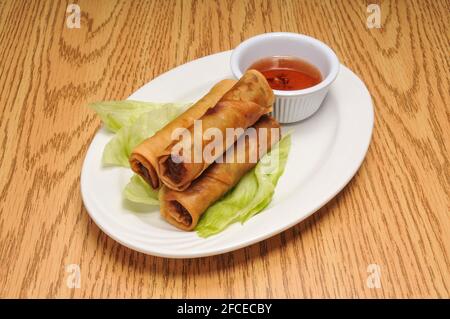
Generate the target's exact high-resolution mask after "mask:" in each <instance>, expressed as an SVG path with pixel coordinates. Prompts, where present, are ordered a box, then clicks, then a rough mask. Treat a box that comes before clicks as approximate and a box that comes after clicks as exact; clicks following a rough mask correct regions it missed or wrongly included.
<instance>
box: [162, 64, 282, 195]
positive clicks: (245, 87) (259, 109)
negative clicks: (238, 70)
mask: <svg viewBox="0 0 450 319" xmlns="http://www.w3.org/2000/svg"><path fill="white" fill-rule="evenodd" d="M273 101H274V95H273V92H272V89H271V88H270V86H269V84H268V83H267V80H266V79H265V78H264V76H263V75H262V74H261V73H259V72H258V71H256V70H250V71H247V72H246V73H245V74H244V75H243V76H242V78H241V79H240V80H239V81H238V82H237V83H236V84H235V85H234V86H233V88H231V90H229V91H228V92H227V93H225V95H224V96H223V97H222V98H221V99H220V101H219V102H218V103H217V105H216V106H214V107H213V108H210V109H208V110H207V111H206V113H205V114H204V115H203V116H202V117H201V118H200V119H199V120H201V132H200V134H201V136H200V135H199V136H200V137H199V139H197V141H198V142H197V143H194V140H195V139H196V137H195V136H194V132H195V129H194V125H192V126H191V127H189V128H188V131H189V132H188V133H189V136H190V139H189V143H190V146H188V147H187V148H188V149H189V148H190V152H186V154H178V153H176V152H175V153H174V152H173V148H174V147H175V146H176V145H177V143H178V142H179V141H174V142H173V143H172V144H171V145H169V146H168V147H167V148H166V150H165V151H164V152H162V156H161V157H160V158H159V173H160V176H159V177H160V179H161V181H162V182H163V183H164V185H166V186H167V187H169V188H171V189H173V190H178V191H182V190H185V189H186V188H188V187H189V185H190V184H191V182H192V181H193V180H194V179H196V178H197V177H198V176H200V175H201V173H202V172H203V171H204V170H205V169H207V168H208V166H210V165H211V164H212V163H213V162H214V161H215V159H216V158H218V157H220V156H221V155H222V154H223V153H224V152H225V151H226V150H227V149H228V148H229V147H230V146H231V145H233V143H234V142H236V140H237V139H238V138H239V137H240V135H242V134H243V132H244V130H245V129H246V128H248V127H250V126H252V125H253V124H255V123H256V122H257V121H258V119H259V118H260V117H261V116H262V115H263V114H266V113H269V112H270V111H271V110H272V104H273ZM212 128H214V129H216V130H219V131H220V132H221V133H222V137H223V138H222V140H217V139H215V138H211V140H212V141H211V140H210V139H209V138H207V137H206V136H205V134H204V132H206V131H207V130H208V129H212ZM229 128H231V129H235V128H241V130H240V131H236V133H237V134H232V135H231V136H230V134H226V130H227V129H229ZM199 129H200V127H199V126H197V131H198V130H199ZM197 134H198V132H197ZM213 145H221V146H222V149H221V150H219V149H217V152H216V154H212V155H213V156H209V158H204V157H203V154H202V150H205V148H206V147H209V149H214V147H213ZM179 149H180V147H178V148H177V151H178V150H179ZM196 152H197V156H195V154H196ZM174 159H175V160H174Z"/></svg>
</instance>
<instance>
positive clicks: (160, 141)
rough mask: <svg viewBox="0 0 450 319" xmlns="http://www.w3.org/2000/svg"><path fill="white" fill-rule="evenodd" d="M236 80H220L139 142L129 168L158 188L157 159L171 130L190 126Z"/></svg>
mask: <svg viewBox="0 0 450 319" xmlns="http://www.w3.org/2000/svg"><path fill="white" fill-rule="evenodd" d="M236 82H237V81H236V80H222V81H220V82H219V83H217V84H216V85H214V86H213V87H212V88H211V90H210V91H209V92H208V93H207V94H206V95H205V96H204V97H202V98H201V99H200V100H199V101H198V102H197V103H195V104H194V105H192V106H191V107H190V108H189V109H187V110H186V111H185V112H183V113H182V114H180V115H179V116H178V117H177V118H176V119H175V120H173V121H172V122H170V123H168V124H167V125H166V126H165V127H163V128H162V129H161V130H159V131H158V132H156V133H155V135H153V136H151V137H149V138H148V139H146V140H145V141H144V142H142V143H141V144H139V145H138V146H137V147H136V148H135V149H134V150H133V152H132V154H131V156H130V165H131V169H132V170H133V171H134V172H135V173H137V174H139V175H140V176H142V177H143V178H144V180H145V181H146V182H147V183H148V184H150V185H151V186H152V187H153V188H158V187H159V185H160V179H159V166H158V159H159V157H160V155H161V152H162V151H163V150H165V149H166V147H167V146H168V145H170V144H171V143H172V142H173V141H172V132H173V130H175V129H176V128H188V127H190V126H191V125H192V124H193V123H194V120H197V119H199V118H200V117H201V116H202V115H203V114H205V112H206V111H207V110H208V109H210V108H212V107H214V106H215V105H216V104H217V102H218V101H219V100H220V99H221V98H222V96H223V95H224V94H225V93H226V92H227V91H229V90H230V89H231V88H232V87H233V85H234V84H236Z"/></svg>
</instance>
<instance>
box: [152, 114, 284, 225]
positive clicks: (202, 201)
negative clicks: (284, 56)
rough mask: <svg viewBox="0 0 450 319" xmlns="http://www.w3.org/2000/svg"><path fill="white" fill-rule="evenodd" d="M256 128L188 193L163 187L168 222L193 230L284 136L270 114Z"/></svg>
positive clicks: (245, 135) (161, 196)
mask: <svg viewBox="0 0 450 319" xmlns="http://www.w3.org/2000/svg"><path fill="white" fill-rule="evenodd" d="M253 127H254V128H255V129H256V134H253V135H250V134H247V132H246V134H244V135H243V136H241V138H240V139H239V140H238V141H237V142H236V143H235V144H234V146H233V147H230V149H228V150H227V152H226V153H225V154H224V156H223V161H222V162H217V161H216V162H215V163H214V164H212V165H211V166H209V167H208V169H207V170H205V172H203V174H202V175H201V176H200V177H199V178H198V179H196V180H195V181H194V182H193V183H192V184H191V185H190V186H189V187H188V188H187V189H186V190H184V191H176V190H173V189H170V188H168V187H167V186H165V185H163V186H162V188H161V190H160V191H159V200H160V203H161V207H160V211H161V215H162V217H163V218H164V219H166V220H167V221H168V222H169V223H171V224H172V225H174V226H176V227H177V228H179V229H182V230H186V231H191V230H193V229H194V228H195V226H196V225H197V223H198V221H199V219H200V217H201V215H202V214H203V213H204V212H205V211H206V210H207V209H208V207H209V206H211V205H212V204H214V202H216V201H217V200H218V199H220V198H221V197H222V196H224V195H225V193H227V192H228V191H229V190H230V189H231V188H233V187H234V186H235V185H236V184H237V183H238V182H239V180H240V179H241V178H242V177H243V176H244V174H245V173H247V172H248V171H250V170H251V169H252V168H253V167H254V166H255V165H256V164H257V161H258V160H259V159H260V158H261V157H262V156H264V154H265V153H267V152H268V151H269V150H270V148H271V147H272V146H273V145H274V144H276V143H277V142H278V141H279V139H280V137H281V132H280V124H279V123H278V122H277V121H276V120H275V119H274V118H272V117H271V116H269V115H264V116H262V117H261V119H260V120H259V121H258V122H257V123H256V124H255V125H254V126H253ZM261 128H265V129H266V130H260V129H261ZM247 131H248V130H247ZM254 133H255V131H254ZM241 143H242V144H241ZM240 158H241V159H244V160H239V159H240ZM221 159H222V157H221Z"/></svg>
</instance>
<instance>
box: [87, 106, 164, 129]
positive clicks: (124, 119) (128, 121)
mask: <svg viewBox="0 0 450 319" xmlns="http://www.w3.org/2000/svg"><path fill="white" fill-rule="evenodd" d="M89 107H90V108H92V109H93V110H94V111H95V112H96V113H97V114H98V115H99V116H100V118H101V119H102V121H103V124H104V125H105V126H106V127H107V128H108V129H109V130H111V131H113V132H117V131H119V130H120V129H121V128H122V127H124V126H130V125H132V124H133V123H134V122H136V120H137V119H138V118H139V117H140V116H141V115H142V114H144V113H145V112H148V111H152V110H155V109H160V108H164V107H172V103H153V102H141V101H132V100H125V101H104V102H95V103H91V104H89Z"/></svg>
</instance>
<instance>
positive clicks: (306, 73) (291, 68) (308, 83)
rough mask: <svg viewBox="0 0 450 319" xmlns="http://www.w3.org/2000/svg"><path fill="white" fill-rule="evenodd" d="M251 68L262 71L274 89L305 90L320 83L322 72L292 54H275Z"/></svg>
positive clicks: (257, 62)
mask: <svg viewBox="0 0 450 319" xmlns="http://www.w3.org/2000/svg"><path fill="white" fill-rule="evenodd" d="M249 69H255V70H258V71H259V72H261V73H262V74H263V75H264V76H265V78H266V79H267V82H269V85H270V87H271V88H272V89H274V90H281V91H295V90H303V89H306V88H309V87H312V86H314V85H316V84H319V83H320V82H321V81H322V74H321V73H320V71H319V69H318V68H316V67H315V66H314V65H312V64H311V63H309V62H306V61H305V60H302V59H299V58H295V57H290V56H273V57H268V58H264V59H261V60H258V61H256V62H255V63H253V64H252V65H251V66H250V67H249Z"/></svg>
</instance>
